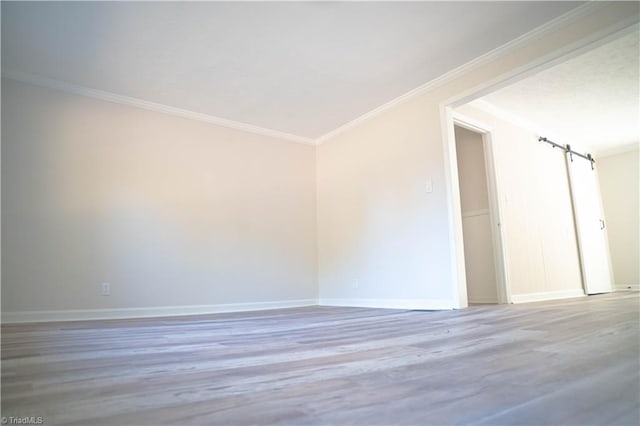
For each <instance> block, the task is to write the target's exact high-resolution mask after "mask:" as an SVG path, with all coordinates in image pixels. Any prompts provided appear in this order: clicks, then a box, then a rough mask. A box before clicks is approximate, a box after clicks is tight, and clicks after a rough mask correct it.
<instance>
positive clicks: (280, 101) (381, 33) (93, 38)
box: [2, 1, 582, 139]
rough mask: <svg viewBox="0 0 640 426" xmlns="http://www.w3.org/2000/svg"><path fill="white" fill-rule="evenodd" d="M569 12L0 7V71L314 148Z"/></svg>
mask: <svg viewBox="0 0 640 426" xmlns="http://www.w3.org/2000/svg"><path fill="white" fill-rule="evenodd" d="M581 4H582V3H581V2H524V1H515V2H406V3H404V2H259V3H257V2H256V3H247V2H237V3H228V2H2V67H3V71H5V72H14V73H26V74H31V75H36V76H41V77H46V78H50V79H55V80H58V81H61V82H66V83H70V84H73V85H78V86H82V87H86V88H90V89H97V90H102V91H106V92H110V93H113V94H117V95H123V96H128V97H133V98H137V99H141V100H145V101H149V102H155V103H158V104H163V105H167V106H170V107H175V108H181V109H184V110H189V111H193V112H197V113H200V114H207V115H209V116H213V117H219V118H222V119H227V120H233V121H237V122H240V123H247V124H250V125H253V126H259V127H262V128H266V129H272V130H276V131H280V132H286V133H289V134H292V135H297V136H300V137H304V138H310V139H316V138H318V137H320V136H322V135H323V134H326V133H327V132H329V131H331V130H334V129H335V128H337V127H339V126H341V125H343V124H345V123H347V122H349V121H351V120H353V119H355V118H357V117H359V116H361V115H363V114H365V113H367V112H369V111H371V110H373V109H375V108H377V107H379V106H380V105H382V104H384V103H386V102H388V101H391V100H392V99H395V98H396V97H398V96H401V95H403V94H404V93H406V92H408V91H410V90H412V89H414V88H416V87H418V86H420V85H422V84H424V83H426V82H428V81H430V80H432V79H434V78H436V77H438V76H440V75H442V74H444V73H446V72H447V71H449V70H451V69H453V68H455V67H457V66H460V65H463V64H465V63H467V62H469V61H470V60H472V59H474V58H476V57H478V56H480V55H482V54H484V53H486V52H488V51H491V50H493V49H495V48H497V47H499V46H501V45H503V44H505V43H507V42H509V41H511V40H513V39H514V38H516V37H518V36H520V35H522V34H524V33H526V32H528V31H530V30H532V29H534V28H536V27H538V26H540V25H542V24H544V23H545V22H548V21H549V20H551V19H553V18H555V17H557V16H560V15H562V14H563V13H565V12H567V11H569V10H571V9H573V8H576V7H578V6H580V5H581ZM496 99H497V98H496Z"/></svg>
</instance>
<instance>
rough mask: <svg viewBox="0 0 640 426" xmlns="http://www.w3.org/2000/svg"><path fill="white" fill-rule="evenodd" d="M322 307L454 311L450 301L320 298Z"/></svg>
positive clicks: (319, 302)
mask: <svg viewBox="0 0 640 426" xmlns="http://www.w3.org/2000/svg"><path fill="white" fill-rule="evenodd" d="M318 304H319V305H321V306H351V307H355V308H381V309H411V310H421V311H442V310H450V309H453V301H451V300H448V299H332V298H320V299H319V301H318Z"/></svg>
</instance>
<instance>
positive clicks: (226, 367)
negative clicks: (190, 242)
mask: <svg viewBox="0 0 640 426" xmlns="http://www.w3.org/2000/svg"><path fill="white" fill-rule="evenodd" d="M639 301H640V300H639V297H638V294H637V293H615V294H609V295H600V296H591V297H584V298H579V299H568V300H563V301H554V302H541V303H531V304H523V305H502V306H474V307H471V308H469V309H465V310H460V311H451V312H424V311H403V310H382V309H362V308H334V307H308V308H296V309H283V310H277V311H261V312H250V313H247V312H245V313H234V314H219V315H204V316H191V317H174V318H161V319H160V318H159V319H135V320H109V321H87V322H65V323H46V324H28V325H26V324H25V325H3V326H2V398H1V399H2V416H5V417H9V416H13V417H24V416H42V418H43V420H44V424H47V425H54V424H56V425H57V424H69V425H160V424H176V425H187V424H208V425H209V424H212V425H217V424H219V425H247V424H292V425H316V424H317V425H343V424H345V425H346V424H349V425H445V424H447V425H449V424H456V425H458V424H483V425H516V424H523V425H525V424H526V425H543V424H546V425H561V424H566V425H610V424H619V425H627V424H628V425H638V424H639V422H640V415H639V411H638V410H639V405H640V404H639V398H640V389H639V383H640V375H639V371H640V365H639V358H638V357H639V351H640V343H639V306H640V304H639Z"/></svg>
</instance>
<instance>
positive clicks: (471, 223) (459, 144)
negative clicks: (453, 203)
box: [454, 116, 509, 304]
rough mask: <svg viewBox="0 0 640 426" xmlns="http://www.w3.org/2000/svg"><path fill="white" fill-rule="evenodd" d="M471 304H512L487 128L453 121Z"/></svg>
mask: <svg viewBox="0 0 640 426" xmlns="http://www.w3.org/2000/svg"><path fill="white" fill-rule="evenodd" d="M454 135H455V145H456V161H457V169H458V184H459V193H460V207H461V209H460V210H461V223H462V237H463V247H464V266H465V276H466V290H467V291H466V293H467V303H468V304H497V303H509V296H508V292H507V289H506V276H505V269H504V256H503V250H502V239H501V235H500V220H499V212H498V205H497V197H496V193H497V191H496V188H495V170H494V167H493V161H492V158H493V157H492V152H491V148H492V147H491V137H490V136H491V135H490V131H489V129H487V128H482V127H479V126H478V125H477V124H472V123H470V122H469V121H468V120H465V119H464V118H463V117H460V116H458V117H456V118H455V119H454Z"/></svg>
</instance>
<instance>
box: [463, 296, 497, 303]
mask: <svg viewBox="0 0 640 426" xmlns="http://www.w3.org/2000/svg"><path fill="white" fill-rule="evenodd" d="M468 301H469V303H478V304H498V303H500V302H499V301H498V299H493V298H491V297H476V298H473V299H471V298H469V300H468Z"/></svg>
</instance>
